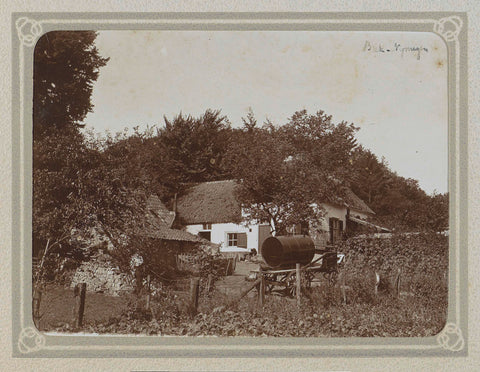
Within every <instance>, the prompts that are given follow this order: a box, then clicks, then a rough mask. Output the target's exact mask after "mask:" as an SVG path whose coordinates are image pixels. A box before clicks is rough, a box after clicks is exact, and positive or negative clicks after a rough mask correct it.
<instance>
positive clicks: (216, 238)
mask: <svg viewBox="0 0 480 372" xmlns="http://www.w3.org/2000/svg"><path fill="white" fill-rule="evenodd" d="M187 231H188V232H189V233H191V234H194V235H197V234H198V233H199V232H200V231H210V240H211V242H212V243H215V244H221V247H220V251H221V252H249V251H250V250H252V249H253V248H255V249H256V250H257V252H258V225H248V226H245V225H241V224H236V223H212V229H211V230H205V229H204V228H203V225H202V224H195V225H187ZM228 233H247V248H246V249H245V248H239V247H228V246H227V234H228Z"/></svg>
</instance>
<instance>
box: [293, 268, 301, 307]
mask: <svg viewBox="0 0 480 372" xmlns="http://www.w3.org/2000/svg"><path fill="white" fill-rule="evenodd" d="M295 269H296V270H295V272H296V279H297V283H296V287H297V289H296V294H297V306H298V307H300V302H301V299H300V296H301V291H302V283H301V278H300V275H301V274H300V273H301V272H300V264H299V263H297V265H296V268H295Z"/></svg>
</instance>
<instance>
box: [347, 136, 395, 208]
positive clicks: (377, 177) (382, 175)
mask: <svg viewBox="0 0 480 372" xmlns="http://www.w3.org/2000/svg"><path fill="white" fill-rule="evenodd" d="M353 167H354V168H355V172H354V176H353V177H352V189H353V191H354V192H355V194H357V195H358V196H359V197H360V198H361V199H363V200H365V201H366V202H367V203H368V205H370V206H373V205H372V203H373V202H374V200H375V199H376V197H377V196H380V195H382V194H383V192H384V191H385V186H386V185H387V181H388V175H387V174H388V169H387V168H386V167H385V165H384V164H382V163H380V162H379V161H378V159H377V157H376V156H375V155H374V154H373V153H372V152H371V151H370V150H365V149H364V148H363V147H362V146H359V148H357V149H356V151H355V155H354V164H353Z"/></svg>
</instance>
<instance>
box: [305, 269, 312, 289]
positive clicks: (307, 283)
mask: <svg viewBox="0 0 480 372" xmlns="http://www.w3.org/2000/svg"><path fill="white" fill-rule="evenodd" d="M313 277H314V275H313V273H312V272H310V271H305V273H304V275H303V276H302V288H307V289H310V288H312V280H313Z"/></svg>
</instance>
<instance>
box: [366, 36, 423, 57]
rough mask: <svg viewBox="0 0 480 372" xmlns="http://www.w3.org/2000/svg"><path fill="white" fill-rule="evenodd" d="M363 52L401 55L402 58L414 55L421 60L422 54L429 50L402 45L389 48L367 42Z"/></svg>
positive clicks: (395, 44)
mask: <svg viewBox="0 0 480 372" xmlns="http://www.w3.org/2000/svg"><path fill="white" fill-rule="evenodd" d="M363 51H364V52H373V53H400V54H401V56H402V58H403V57H404V55H405V54H407V53H408V54H412V55H413V56H415V58H416V59H417V60H419V59H420V57H421V55H422V53H428V48H425V47H423V46H403V45H401V44H400V43H394V44H393V45H391V46H387V45H383V44H381V43H372V42H370V41H368V40H367V41H365V45H364V46H363Z"/></svg>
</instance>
